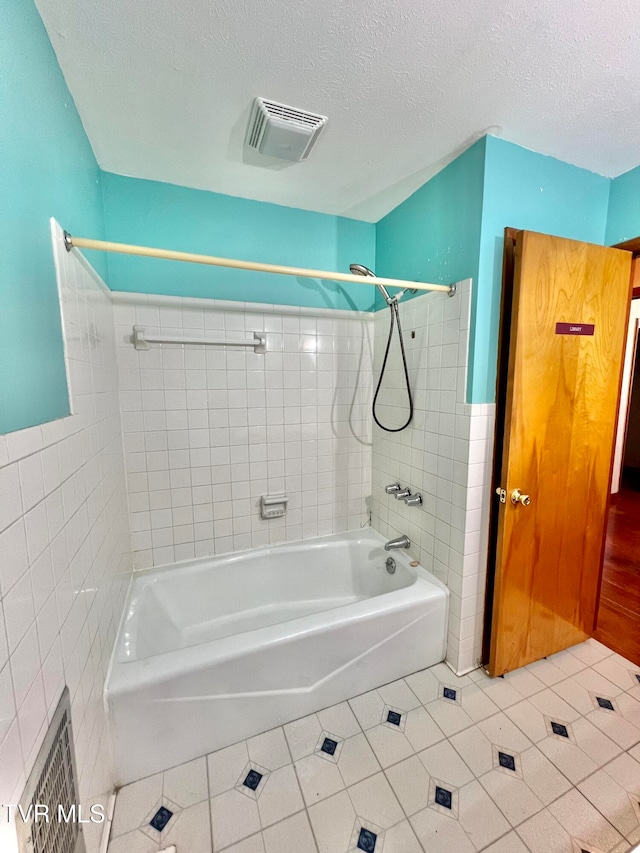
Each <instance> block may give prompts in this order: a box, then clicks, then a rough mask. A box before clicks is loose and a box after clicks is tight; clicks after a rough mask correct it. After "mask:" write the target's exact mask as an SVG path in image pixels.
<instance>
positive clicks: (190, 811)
mask: <svg viewBox="0 0 640 853" xmlns="http://www.w3.org/2000/svg"><path fill="white" fill-rule="evenodd" d="M172 844H175V845H176V848H177V849H178V850H197V851H198V853H211V849H212V847H211V823H210V820H209V804H208V802H206V801H205V802H201V803H198V804H197V805H195V806H191V807H190V808H187V809H184V811H181V812H180V813H179V814H178V815H177V816H176V818H175V822H173V821H170V822H169V825H168V826H167V831H166V832H163V833H162V845H161V846H162V847H170V846H171V845H172Z"/></svg>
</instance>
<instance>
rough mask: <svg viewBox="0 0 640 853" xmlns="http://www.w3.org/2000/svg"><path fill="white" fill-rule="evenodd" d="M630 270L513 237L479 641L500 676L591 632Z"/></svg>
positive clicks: (552, 241)
mask: <svg viewBox="0 0 640 853" xmlns="http://www.w3.org/2000/svg"><path fill="white" fill-rule="evenodd" d="M630 272H631V254H630V253H629V252H625V251H621V250H619V249H610V248H605V247H602V246H594V245H590V244H587V243H579V242H576V241H573V240H565V239H561V238H558V237H551V236H548V235H545V234H536V233H533V232H529V231H520V232H517V234H516V237H515V255H514V258H513V264H511V263H510V261H509V258H508V257H506V258H505V285H506V287H505V295H504V297H503V326H504V327H505V328H504V338H503V341H502V345H501V357H500V358H501V373H502V387H500V380H499V388H498V405H497V417H496V423H497V429H496V447H497V452H496V460H497V465H496V469H495V472H494V476H495V479H496V482H495V483H494V487H495V488H500V489H503V490H504V493H503V495H502V497H499V496H498V495H494V498H493V499H494V501H495V505H494V507H493V509H492V531H493V542H492V544H491V545H490V565H489V583H488V600H487V609H488V623H487V630H486V632H485V663H486V664H487V665H488V669H489V672H490V673H491V674H492V675H500V674H502V673H504V672H508V671H510V670H513V669H516V668H517V667H520V666H524V665H525V664H527V663H530V662H531V661H534V660H538V659H540V658H542V657H545V656H546V655H549V654H552V653H553V652H557V651H559V650H561V649H565V648H568V647H569V646H571V645H573V644H575V643H579V642H581V641H582V640H584V639H586V638H587V637H589V636H590V635H591V634H592V632H593V629H594V626H595V618H596V608H597V604H598V596H599V587H600V576H601V566H602V553H603V545H604V537H605V530H606V517H607V508H608V497H609V484H610V480H611V463H612V454H613V444H614V433H615V427H616V418H617V407H618V398H619V392H620V379H621V372H622V359H623V350H624V342H625V333H626V328H627V317H628V315H629V306H630V300H631V276H630ZM510 276H512V280H511V279H510ZM511 285H512V287H511ZM505 313H506V314H507V316H506V317H505ZM509 316H510V322H509ZM516 490H519V491H520V493H521V494H522V496H523V497H521V499H520V500H517V498H518V494H517V493H516ZM525 496H528V500H527V499H526V497H525ZM502 501H504V502H502ZM527 504H528V505H527ZM492 562H493V566H492V565H491V563H492Z"/></svg>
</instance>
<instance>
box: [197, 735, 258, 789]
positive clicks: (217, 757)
mask: <svg viewBox="0 0 640 853" xmlns="http://www.w3.org/2000/svg"><path fill="white" fill-rule="evenodd" d="M248 762H249V753H248V752H247V745H246V742H245V741H242V742H241V743H235V744H233V746H227V747H225V749H220V750H218V752H212V753H211V754H210V755H208V756H207V770H208V774H209V795H210V796H211V797H215V796H216V795H217V794H222V793H223V792H224V791H230V790H231V789H232V788H234V787H235V785H236V784H237V782H238V779H239V778H240V774H241V773H242V771H243V769H244V768H245V767H246V766H247V764H248Z"/></svg>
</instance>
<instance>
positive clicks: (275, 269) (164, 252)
mask: <svg viewBox="0 0 640 853" xmlns="http://www.w3.org/2000/svg"><path fill="white" fill-rule="evenodd" d="M64 245H65V248H66V250H67V252H70V251H71V249H74V248H75V249H95V250H96V251H101V252H116V253H118V254H121V255H139V256H140V257H144V258H163V259H164V260H167V261H184V262H187V263H192V264H206V265H208V266H213V267H229V268H231V269H240V270H250V271H252V272H267V273H275V274H276V275H295V276H297V277H299V278H320V279H323V280H325V281H343V282H348V283H349V284H368V285H371V286H373V287H375V286H376V285H378V284H382V285H385V286H386V287H402V288H407V289H410V290H426V291H440V292H442V293H448V294H449V295H450V296H452V295H453V294H454V293H455V289H456V286H455V284H453V285H448V284H429V283H427V282H415V281H404V280H402V279H396V278H375V279H374V278H370V279H367V278H366V277H363V276H361V275H353V274H351V273H342V272H328V271H326V270H311V269H306V268H305V267H285V266H280V265H278V264H261V263H257V262H255V261H238V260H234V259H232V258H217V257H214V256H212V255H197V254H193V253H191V252H175V251H172V250H170V249H154V248H151V247H149V246H133V245H129V244H128V243H112V242H109V241H107V240H90V239H88V238H86V237H74V236H72V235H71V234H69V232H68V231H65V232H64Z"/></svg>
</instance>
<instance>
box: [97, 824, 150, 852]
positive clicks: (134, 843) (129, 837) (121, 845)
mask: <svg viewBox="0 0 640 853" xmlns="http://www.w3.org/2000/svg"><path fill="white" fill-rule="evenodd" d="M111 837H112V840H111V841H110V842H109V848H108V853H156V851H157V850H158V842H157V841H153V840H152V839H151V838H148V837H147V836H146V835H145V834H144V833H142V832H139V831H138V830H137V829H135V830H134V831H133V832H127V833H125V834H124V835H119V836H118V837H117V838H114V837H113V834H112V836H111Z"/></svg>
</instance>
